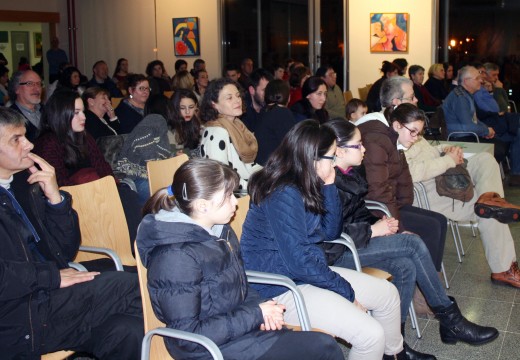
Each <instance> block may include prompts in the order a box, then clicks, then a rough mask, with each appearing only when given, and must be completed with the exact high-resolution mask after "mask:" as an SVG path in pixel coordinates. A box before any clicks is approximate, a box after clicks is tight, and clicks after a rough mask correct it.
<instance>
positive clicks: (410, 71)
mask: <svg viewBox="0 0 520 360" xmlns="http://www.w3.org/2000/svg"><path fill="white" fill-rule="evenodd" d="M419 71H425V70H424V68H423V67H422V66H421V65H412V66H410V67H409V68H408V76H409V77H410V79H411V78H412V75H415V74H416V73H418V72H419Z"/></svg>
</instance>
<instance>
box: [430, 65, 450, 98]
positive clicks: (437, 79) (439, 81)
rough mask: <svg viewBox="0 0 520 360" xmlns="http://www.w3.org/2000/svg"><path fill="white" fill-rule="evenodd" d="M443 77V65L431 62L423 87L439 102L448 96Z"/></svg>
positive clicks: (444, 75)
mask: <svg viewBox="0 0 520 360" xmlns="http://www.w3.org/2000/svg"><path fill="white" fill-rule="evenodd" d="M445 77H446V73H445V72H444V65H442V64H433V65H432V66H430V69H429V70H428V80H426V82H425V83H424V87H425V88H426V89H428V91H429V92H430V94H431V95H432V96H433V97H434V98H435V99H437V101H439V102H442V100H444V99H445V98H446V96H448V91H447V90H446V87H445V86H444V79H445Z"/></svg>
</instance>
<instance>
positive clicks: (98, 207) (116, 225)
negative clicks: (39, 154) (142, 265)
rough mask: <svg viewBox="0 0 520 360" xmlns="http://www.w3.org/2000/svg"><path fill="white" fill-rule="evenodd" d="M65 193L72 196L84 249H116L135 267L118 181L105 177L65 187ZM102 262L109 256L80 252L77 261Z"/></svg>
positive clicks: (120, 255)
mask: <svg viewBox="0 0 520 360" xmlns="http://www.w3.org/2000/svg"><path fill="white" fill-rule="evenodd" d="M61 190H64V191H67V192H68V193H69V194H70V195H71V196H72V207H73V208H74V210H76V211H77V213H78V217H79V227H80V230H81V245H83V246H96V247H102V248H108V249H112V250H114V251H115V252H116V253H117V254H118V255H119V257H120V258H121V261H122V263H123V264H124V265H128V266H135V265H136V262H135V259H134V257H133V256H132V251H131V245H130V235H129V234H128V227H127V224H126V217H125V213H124V211H123V205H122V204H121V199H120V198H119V192H118V191H117V186H116V183H115V180H114V178H113V177H112V176H105V177H104V178H101V179H99V180H95V181H92V182H89V183H85V184H81V185H75V186H63V187H61ZM100 258H105V256H104V255H99V254H92V253H85V252H79V253H78V255H77V256H76V259H75V261H76V262H79V261H89V260H95V259H100Z"/></svg>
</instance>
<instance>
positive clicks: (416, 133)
mask: <svg viewBox="0 0 520 360" xmlns="http://www.w3.org/2000/svg"><path fill="white" fill-rule="evenodd" d="M401 125H402V126H403V127H404V128H405V129H406V130H408V131H409V132H410V135H411V136H412V137H416V136H421V135H422V131H417V130H412V129H410V128H409V127H408V126H406V125H405V124H401Z"/></svg>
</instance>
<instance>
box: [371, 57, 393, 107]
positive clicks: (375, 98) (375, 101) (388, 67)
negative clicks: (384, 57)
mask: <svg viewBox="0 0 520 360" xmlns="http://www.w3.org/2000/svg"><path fill="white" fill-rule="evenodd" d="M380 70H381V72H382V73H383V76H382V77H381V78H380V79H379V80H377V81H376V82H375V83H374V84H373V85H372V86H371V87H370V90H369V91H368V96H367V106H368V112H376V111H381V101H380V100H379V92H380V90H381V85H382V84H383V81H385V80H386V79H389V78H391V77H394V76H398V74H399V67H398V66H397V65H396V64H394V63H391V62H388V61H383V66H382V67H381V69H380Z"/></svg>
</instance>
